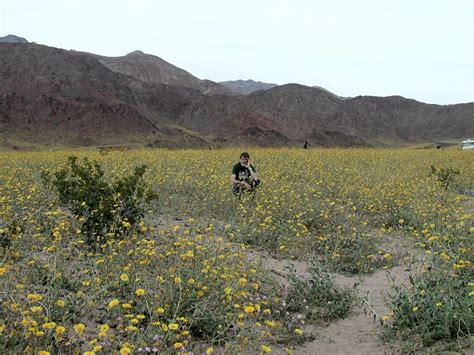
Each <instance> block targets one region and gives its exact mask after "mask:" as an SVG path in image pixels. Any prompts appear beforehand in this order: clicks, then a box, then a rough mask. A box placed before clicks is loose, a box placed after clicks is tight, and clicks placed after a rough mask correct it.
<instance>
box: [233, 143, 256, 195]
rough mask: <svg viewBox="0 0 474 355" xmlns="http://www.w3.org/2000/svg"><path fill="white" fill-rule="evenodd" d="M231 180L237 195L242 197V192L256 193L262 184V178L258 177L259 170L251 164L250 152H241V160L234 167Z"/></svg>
mask: <svg viewBox="0 0 474 355" xmlns="http://www.w3.org/2000/svg"><path fill="white" fill-rule="evenodd" d="M230 182H231V183H232V192H233V193H234V195H235V196H239V197H240V196H241V195H242V193H249V194H255V191H256V189H257V187H258V185H260V180H259V179H258V177H257V170H256V169H255V167H254V166H253V165H252V164H250V154H249V153H247V152H243V153H241V154H240V161H239V162H238V163H236V164H234V166H233V167H232V175H231V176H230Z"/></svg>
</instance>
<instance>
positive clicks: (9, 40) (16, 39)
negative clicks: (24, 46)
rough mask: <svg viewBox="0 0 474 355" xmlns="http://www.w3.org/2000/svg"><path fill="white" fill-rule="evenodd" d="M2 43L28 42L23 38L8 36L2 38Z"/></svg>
mask: <svg viewBox="0 0 474 355" xmlns="http://www.w3.org/2000/svg"><path fill="white" fill-rule="evenodd" d="M0 42H4V43H28V41H27V40H26V39H24V38H22V37H18V36H15V35H6V36H5V37H0Z"/></svg>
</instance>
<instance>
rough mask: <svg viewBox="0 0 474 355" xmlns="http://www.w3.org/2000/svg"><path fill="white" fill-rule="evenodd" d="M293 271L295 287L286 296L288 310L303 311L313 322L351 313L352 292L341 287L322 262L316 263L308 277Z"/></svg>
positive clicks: (292, 279) (291, 282)
mask: <svg viewBox="0 0 474 355" xmlns="http://www.w3.org/2000/svg"><path fill="white" fill-rule="evenodd" d="M290 272H291V273H290V275H289V277H288V279H289V281H290V284H291V289H290V292H289V294H288V296H287V298H286V302H287V305H288V311H290V312H300V313H303V314H305V315H306V318H307V319H309V320H312V321H316V320H324V321H330V320H333V319H338V318H342V317H344V316H345V315H347V313H348V312H349V310H350V307H351V303H352V296H351V293H350V292H349V291H348V290H344V289H340V288H339V287H337V286H336V285H335V284H334V279H333V278H332V277H331V275H329V274H327V273H325V272H323V270H322V268H321V266H320V265H318V264H317V263H315V262H313V263H312V264H311V267H310V270H309V275H308V277H307V278H302V277H301V276H298V275H297V274H296V271H295V269H294V268H292V269H290Z"/></svg>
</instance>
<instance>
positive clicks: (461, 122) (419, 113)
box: [0, 43, 474, 147]
mask: <svg viewBox="0 0 474 355" xmlns="http://www.w3.org/2000/svg"><path fill="white" fill-rule="evenodd" d="M104 58H105V59H104ZM193 78H194V79H193ZM183 82H184V84H183ZM205 85H207V87H208V88H210V89H209V90H214V89H215V90H216V91H218V89H219V87H221V86H220V85H219V84H217V83H213V82H209V81H200V80H199V79H197V78H195V77H193V76H192V75H191V74H189V73H187V72H186V71H184V70H181V69H179V68H176V67H174V66H172V65H171V64H169V63H166V62H164V61H162V60H161V59H160V58H158V57H155V56H150V55H146V54H143V53H137V52H134V53H131V54H129V55H127V56H124V57H119V58H106V57H100V56H97V55H94V54H89V53H83V52H77V51H68V50H63V49H59V48H52V47H47V46H42V45H37V44H32V43H0V145H3V146H4V147H12V146H15V145H16V146H20V147H21V146H36V147H42V146H45V145H47V146H48V145H56V144H60V145H67V146H76V145H78V146H90V145H93V146H95V145H105V144H129V143H135V144H138V145H142V146H146V145H148V146H160V147H211V146H236V145H252V146H282V145H290V146H291V145H297V146H300V145H301V144H302V142H303V141H305V140H307V141H309V143H310V144H311V145H312V146H328V147H330V146H387V145H388V146H390V145H402V144H411V143H421V142H424V143H426V142H438V141H444V140H461V139H463V138H467V137H473V136H474V103H467V104H458V105H445V106H440V105H428V104H424V103H421V102H417V101H415V100H411V99H406V98H403V97H399V96H391V97H370V96H359V97H356V98H351V99H342V98H339V97H338V96H336V95H334V94H332V93H330V92H327V91H326V90H323V89H319V88H311V87H307V86H303V85H297V84H289V85H282V86H276V87H274V88H271V89H267V90H260V91H256V92H253V93H250V94H247V95H235V94H229V95H224V94H223V92H222V93H220V94H217V92H215V93H213V94H211V91H209V90H208V91H206V89H203V86H204V87H205Z"/></svg>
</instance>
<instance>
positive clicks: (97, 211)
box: [42, 156, 154, 248]
mask: <svg viewBox="0 0 474 355" xmlns="http://www.w3.org/2000/svg"><path fill="white" fill-rule="evenodd" d="M145 171H146V165H142V166H139V167H135V170H134V172H133V174H131V175H130V176H126V177H123V178H120V179H116V180H115V181H111V180H110V179H109V178H107V177H106V176H105V172H104V170H103V169H102V167H101V166H100V165H99V164H98V163H97V162H96V161H94V162H91V161H90V160H88V159H87V158H84V159H83V162H82V163H81V162H80V161H78V158H77V157H75V156H70V157H69V158H68V164H67V165H66V166H65V167H63V168H61V169H59V170H57V171H55V172H53V173H51V172H50V171H47V170H45V171H44V172H43V174H42V177H43V181H44V182H45V184H46V185H47V186H52V187H53V188H54V189H55V190H56V192H57V193H58V196H59V203H60V204H61V205H62V206H65V207H67V208H69V209H70V210H71V212H72V213H73V214H74V215H75V216H76V218H77V219H78V220H79V222H81V223H82V224H81V231H82V233H83V235H84V236H85V238H86V242H87V244H88V245H89V246H90V247H93V248H97V247H99V246H100V245H101V244H102V243H103V242H104V240H105V239H106V237H119V236H122V235H124V234H126V233H127V231H128V230H130V229H132V228H134V227H135V226H136V224H137V223H138V222H139V221H140V220H141V218H142V217H143V215H144V203H145V202H150V201H151V200H152V199H153V197H154V195H153V193H152V191H151V189H150V188H149V187H148V186H147V185H146V184H145V183H144V181H143V175H144V174H145Z"/></svg>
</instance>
